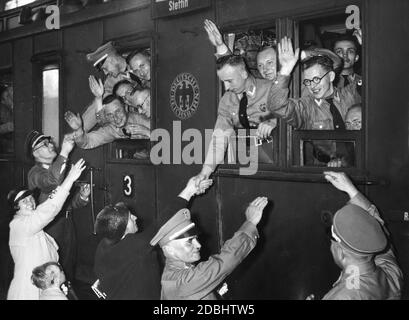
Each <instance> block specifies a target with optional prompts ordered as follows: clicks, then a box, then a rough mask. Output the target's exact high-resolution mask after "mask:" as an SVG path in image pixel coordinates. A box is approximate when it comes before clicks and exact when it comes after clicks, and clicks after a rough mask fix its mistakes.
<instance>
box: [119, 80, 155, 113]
mask: <svg viewBox="0 0 409 320" xmlns="http://www.w3.org/2000/svg"><path fill="white" fill-rule="evenodd" d="M113 93H114V94H115V95H116V96H117V97H120V98H121V99H122V100H123V101H124V102H125V103H126V104H127V105H129V106H132V107H134V108H137V110H138V113H140V114H143V115H145V116H147V117H150V116H151V110H150V109H151V101H150V100H151V99H150V97H151V92H150V89H149V88H143V87H141V86H139V85H134V84H132V83H131V82H130V81H128V80H122V81H119V82H118V83H117V84H115V86H114V88H113Z"/></svg>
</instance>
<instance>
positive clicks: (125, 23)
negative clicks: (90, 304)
mask: <svg viewBox="0 0 409 320" xmlns="http://www.w3.org/2000/svg"><path fill="white" fill-rule="evenodd" d="M3 2H4V3H8V1H0V5H1V4H2V3H3ZM9 2H10V1H9ZM57 2H58V3H57ZM80 3H81V1H78V3H75V2H74V1H71V2H70V1H65V2H64V1H55V0H38V1H34V2H32V3H30V4H28V5H26V6H23V7H17V8H15V9H10V10H4V11H3V12H0V21H1V23H2V24H1V29H0V80H1V81H3V82H4V83H8V84H9V85H10V86H12V87H13V118H14V132H13V136H12V138H10V139H11V141H12V144H13V145H12V147H11V148H9V149H7V150H6V149H3V150H1V151H2V154H1V159H0V177H1V178H2V181H3V183H2V185H1V189H0V190H1V191H0V193H1V195H2V196H1V198H0V205H1V208H2V210H1V211H2V217H1V221H2V223H1V224H2V226H1V234H2V245H1V248H2V253H1V254H2V257H5V258H4V261H6V257H7V254H8V251H7V250H8V249H7V248H8V246H7V241H8V236H7V232H8V222H7V221H8V220H7V219H9V216H8V215H7V214H6V211H7V209H6V208H7V203H6V200H5V196H6V195H7V192H8V191H9V190H10V189H12V188H13V187H14V186H16V185H18V184H24V183H26V179H27V172H28V170H29V169H30V167H31V166H32V162H30V160H29V159H28V158H27V156H26V154H25V152H24V148H23V145H24V141H25V137H26V135H27V134H28V133H29V132H30V131H31V130H32V129H39V130H43V131H44V132H45V133H47V134H49V135H53V136H54V137H56V138H57V140H58V138H59V140H61V138H62V136H63V134H64V133H66V132H68V131H69V127H68V126H67V124H66V123H65V121H64V113H65V112H66V111H68V110H72V111H73V112H75V113H77V112H79V113H81V112H83V111H84V110H85V108H86V106H87V105H88V104H89V103H90V101H91V100H92V99H93V96H92V93H91V92H90V90H89V86H88V76H89V75H90V74H92V75H95V76H97V77H99V78H101V77H102V76H103V75H102V73H98V72H97V70H96V69H95V68H93V66H92V64H91V63H89V62H88V61H87V59H86V55H87V54H89V53H90V52H92V51H94V50H95V49H96V48H97V47H99V46H100V45H102V44H103V43H106V42H108V41H113V42H114V43H115V46H116V47H117V48H118V51H119V52H120V53H121V54H123V55H124V56H125V55H127V54H128V53H129V52H131V51H133V50H135V49H145V50H148V51H149V52H150V56H151V65H150V68H151V79H150V83H151V84H150V92H151V104H150V105H151V111H150V113H151V117H150V121H151V125H150V129H151V139H150V140H147V139H132V138H131V139H121V140H116V141H114V142H112V143H109V144H106V145H104V146H100V147H97V148H94V149H90V150H85V149H80V148H76V149H75V150H74V153H73V156H72V158H73V159H78V158H81V157H82V158H84V159H85V160H86V161H87V164H88V169H89V170H88V171H87V174H86V175H84V176H83V177H82V180H84V181H88V182H91V183H92V197H91V202H92V203H91V204H90V205H89V206H87V207H85V208H83V209H81V210H78V211H76V212H75V216H74V220H75V224H76V232H77V237H78V241H79V246H78V258H77V268H76V279H75V280H76V285H77V286H78V292H79V295H80V296H81V297H82V298H84V299H93V298H96V297H94V296H93V294H92V293H90V290H89V288H90V286H91V284H92V283H94V282H95V280H96V277H95V275H94V273H93V262H94V254H95V249H96V246H97V244H98V240H99V239H98V237H97V236H96V235H95V234H94V228H93V225H94V221H95V216H96V214H97V213H98V212H99V211H100V210H101V209H102V208H103V207H104V206H105V205H106V204H108V203H115V202H118V201H124V202H126V203H127V204H128V205H129V206H130V207H131V208H132V209H133V210H134V211H135V213H136V215H137V216H138V217H139V218H140V220H141V221H142V234H143V238H144V239H146V241H149V240H150V239H151V238H152V236H153V235H154V234H155V232H156V230H157V228H158V227H159V225H158V223H159V221H160V220H161V215H162V214H163V212H164V210H165V208H166V206H167V204H168V203H169V202H170V201H171V200H172V199H173V198H174V197H176V196H177V194H178V191H179V190H181V189H182V188H183V187H184V185H185V184H186V182H187V180H188V179H189V178H190V177H192V176H194V175H196V174H197V173H198V172H200V169H201V164H202V161H203V159H204V157H205V154H206V150H207V147H208V145H206V142H207V143H208V140H206V139H205V136H206V129H213V127H214V124H215V121H216V117H217V106H218V102H219V101H220V99H221V96H222V94H223V92H224V89H223V85H222V83H221V82H220V81H219V80H218V78H217V74H216V63H215V62H216V58H215V56H214V53H215V50H214V48H213V46H212V45H211V44H210V43H209V40H208V37H207V34H206V32H205V30H204V28H203V22H204V20H205V19H210V20H212V21H215V23H216V24H217V25H218V26H219V28H220V30H221V32H222V34H223V37H224V40H225V41H226V43H227V44H228V45H229V46H230V48H231V50H232V51H235V50H237V51H238V52H239V53H240V50H241V51H242V52H241V53H243V54H245V55H246V58H247V61H248V64H249V67H250V70H251V71H252V72H254V73H257V66H256V64H255V62H254V56H255V54H256V52H257V50H258V49H259V48H260V47H261V46H262V45H263V44H264V42H268V43H270V44H273V45H276V44H277V42H278V41H279V40H280V39H281V38H282V37H284V36H288V37H291V38H292V40H293V43H294V45H295V46H296V47H301V48H304V47H306V46H307V45H309V44H310V43H311V41H314V40H315V41H320V42H321V43H320V44H321V45H323V46H327V47H328V43H330V41H331V37H332V36H333V35H334V34H336V33H342V32H346V31H347V30H348V23H349V24H351V23H356V21H352V22H351V21H349V22H348V21H347V20H348V18H349V19H351V14H353V13H354V10H355V12H356V10H359V13H358V16H357V17H358V20H360V21H359V24H360V26H361V29H362V32H363V41H362V42H363V45H362V48H361V52H360V64H359V68H360V73H361V75H362V83H363V85H362V91H361V96H362V110H363V111H362V129H361V130H357V131H345V132H338V131H331V130H297V129H294V128H293V127H292V126H290V125H288V124H287V123H286V122H285V121H283V120H278V123H277V127H276V128H275V129H274V132H273V134H272V142H270V146H271V150H270V151H271V157H270V161H266V162H263V161H258V160H253V161H256V162H257V163H256V166H257V171H256V172H255V173H254V174H249V175H246V174H242V170H241V169H242V168H243V165H241V164H231V163H230V164H229V163H226V164H222V165H220V166H219V167H218V169H217V171H216V172H215V173H214V175H213V178H214V181H215V183H214V185H213V187H212V188H211V189H210V190H209V191H208V192H207V193H206V194H205V195H203V196H200V197H198V198H197V199H196V200H194V202H193V205H192V210H191V211H192V214H193V216H194V217H195V218H196V220H197V221H198V225H199V226H200V229H201V230H203V233H202V234H201V235H200V239H201V241H202V244H203V248H202V250H203V253H204V254H203V256H204V257H206V256H207V255H209V254H211V253H213V252H216V251H217V250H219V248H220V247H221V245H222V244H223V243H224V241H225V240H227V239H229V238H230V237H231V236H232V235H233V233H234V232H235V231H236V229H237V228H238V227H239V226H240V224H241V223H242V221H243V213H244V210H245V206H246V204H248V202H249V201H250V200H252V199H253V198H254V197H256V196H258V195H265V196H267V197H268V198H269V199H270V204H269V206H268V207H267V209H266V211H265V214H264V217H263V220H262V222H261V223H260V228H259V229H260V234H261V238H260V241H259V244H258V245H257V247H256V249H255V250H254V251H253V252H252V253H251V254H250V255H249V257H248V258H247V259H246V260H245V261H244V262H243V263H242V264H241V265H240V266H239V267H238V268H237V269H236V270H235V271H234V272H233V273H232V274H231V275H230V276H229V277H228V279H227V282H228V285H229V292H228V293H227V295H226V298H227V299H250V300H251V299H305V298H306V297H307V296H308V295H309V294H311V293H314V294H315V296H316V297H318V298H321V297H323V296H324V294H325V293H326V292H327V291H328V290H329V289H330V288H331V285H332V283H333V282H335V281H336V279H337V277H338V275H339V269H338V268H337V266H336V265H335V264H334V262H333V259H332V256H331V253H330V250H329V245H330V243H329V240H328V238H327V236H326V233H325V230H326V228H327V227H328V225H329V223H330V222H329V221H330V219H331V217H332V215H333V214H334V213H335V212H336V210H337V209H338V208H340V207H341V206H342V205H343V204H344V203H345V202H346V201H347V198H346V197H345V196H344V195H343V194H341V193H340V192H338V191H336V190H334V189H333V188H331V187H330V186H329V185H328V183H327V182H326V180H325V179H324V177H323V174H322V173H323V171H325V170H326V169H327V167H326V165H322V163H319V164H317V163H316V162H315V161H314V159H312V156H311V154H310V153H309V151H308V146H309V145H311V143H315V142H317V141H321V142H323V141H324V142H328V143H336V142H345V143H349V144H350V145H352V146H353V150H354V161H353V162H352V163H350V164H349V165H348V166H347V167H345V168H340V169H338V168H337V169H335V170H338V171H339V170H342V171H345V172H346V173H347V174H349V175H350V177H351V178H352V179H353V180H354V182H355V183H356V184H357V185H358V187H359V189H360V190H361V191H363V193H365V194H366V195H368V198H369V199H371V200H372V201H373V202H374V203H375V204H376V205H377V206H378V208H379V209H380V211H381V213H382V215H383V217H384V219H385V221H386V222H387V223H388V227H389V229H390V230H391V233H392V240H393V244H394V246H395V248H396V251H397V256H398V259H399V263H400V265H401V268H402V270H403V273H404V276H405V286H404V290H403V298H406V297H408V291H407V280H406V275H407V273H408V271H409V260H408V255H407V252H408V246H409V238H408V228H409V224H408V222H409V214H408V211H409V200H408V199H409V197H408V192H409V165H408V151H409V148H408V137H409V135H408V120H409V117H408V110H409V108H408V101H409V91H408V90H407V89H408V88H407V86H408V85H407V84H408V83H409V70H408V64H407V56H408V51H409V45H408V44H407V41H405V40H406V39H407V38H408V31H409V25H408V21H409V20H408V19H407V17H406V16H407V13H408V12H409V3H408V2H407V1H405V0H393V1H383V0H376V1H369V0H361V1H356V0H353V1H352V0H349V1H347V0H345V1H344V0H326V1H324V0H310V1H301V0H292V1H283V0H275V1H271V0H270V1H268V0H257V1H249V0H208V1H203V0H201V1H192V0H191V1H188V0H186V1H154V0H152V1H148V0H137V1H134V0H111V1H95V2H89V4H88V5H87V6H85V7H83V6H82V4H80ZM57 4H58V5H60V7H59V8H60V21H59V28H56V29H49V28H48V27H47V25H46V23H45V22H46V20H47V15H46V14H44V10H45V8H46V7H47V6H50V5H57ZM27 7H31V8H32V10H31V13H32V14H33V15H32V16H30V15H29V16H26V17H25V16H24V12H23V11H24V9H25V8H27ZM348 7H349V8H350V11H348V10H347V8H348ZM351 8H352V11H351ZM36 12H37V16H36V15H35V13H36ZM41 12H43V17H42V18H41V17H38V16H39V15H40V13H41ZM24 18H25V20H24ZM317 39H318V40H317ZM257 76H259V75H257ZM302 90H303V87H302V77H301V72H300V70H299V69H298V68H297V69H296V70H295V72H294V73H293V78H292V82H291V95H292V96H293V97H299V96H300V95H301V94H302ZM160 129H161V130H162V131H158V130H160ZM189 129H195V130H197V132H198V133H199V135H200V137H199V138H200V139H197V140H196V141H195V143H196V144H195V146H196V145H198V147H197V148H196V147H195V152H197V151H198V150H199V151H201V152H198V153H199V154H198V155H197V154H196V155H195V156H194V157H193V156H191V155H190V156H189V150H188V149H187V148H188V146H189V143H191V142H192V141H193V140H195V136H194V135H191V136H189V135H188V133H186V132H187V131H188V130H189ZM164 132H167V133H168V136H166V135H165V134H164ZM159 137H160V139H162V142H163V139H165V140H166V139H167V140H166V141H165V143H162V147H163V149H162V151H161V152H162V153H155V156H154V157H152V154H153V152H156V150H157V148H156V149H155V146H157V145H158V144H159V143H160V139H159ZM192 137H193V138H192ZM192 139H193V140H192ZM199 140H200V141H199ZM166 147H169V148H168V149H167V148H166ZM141 150H142V151H143V152H145V153H143V152H142V151H141ZM149 153H150V157H149V156H147V154H149ZM141 154H144V155H141ZM186 158H188V159H190V162H189V161H188V162H187V161H185V160H186ZM227 158H228V157H227V156H226V162H227V160H228V159H227ZM193 159H196V160H197V159H199V160H198V161H196V160H195V161H193ZM246 166H247V165H246ZM8 259H10V258H8ZM1 260H3V258H1ZM158 264H159V261H158ZM11 272H12V265H11V264H8V265H7V266H6V265H5V264H4V267H3V268H2V274H1V277H2V279H3V280H2V288H0V289H1V295H2V296H1V298H5V297H6V293H7V286H8V284H7V283H8V281H10V277H11ZM157 280H158V281H160V279H157ZM147 290H149V288H147Z"/></svg>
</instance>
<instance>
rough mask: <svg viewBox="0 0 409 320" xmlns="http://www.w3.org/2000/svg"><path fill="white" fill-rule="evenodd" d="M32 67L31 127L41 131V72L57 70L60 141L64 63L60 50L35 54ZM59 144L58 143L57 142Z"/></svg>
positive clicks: (61, 133)
mask: <svg viewBox="0 0 409 320" xmlns="http://www.w3.org/2000/svg"><path fill="white" fill-rule="evenodd" d="M31 62H32V67H33V78H32V83H33V93H34V99H33V100H34V104H33V110H34V118H33V125H34V128H41V130H43V103H44V101H43V72H44V71H45V70H46V68H49V67H52V68H56V69H58V70H59V71H58V73H59V74H58V124H59V125H58V134H59V140H61V141H62V138H63V135H64V132H63V127H64V126H63V125H62V124H63V123H64V122H65V120H64V117H63V116H64V110H63V106H64V103H63V102H64V88H65V86H64V77H63V74H64V67H63V65H64V63H63V53H62V51H61V50H52V51H47V52H41V53H38V54H35V55H33V56H32V58H31ZM57 143H58V144H60V141H58V142H57Z"/></svg>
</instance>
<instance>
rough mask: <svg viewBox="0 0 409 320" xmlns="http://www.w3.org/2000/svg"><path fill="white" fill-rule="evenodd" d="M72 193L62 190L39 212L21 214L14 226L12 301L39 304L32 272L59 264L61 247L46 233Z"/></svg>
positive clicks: (9, 298)
mask: <svg viewBox="0 0 409 320" xmlns="http://www.w3.org/2000/svg"><path fill="white" fill-rule="evenodd" d="M68 194H69V192H68V190H64V189H62V188H58V189H57V191H56V192H55V194H53V197H52V199H48V200H46V201H44V202H43V203H42V204H40V205H39V206H38V207H37V208H36V209H35V210H24V211H21V210H19V211H18V212H17V213H16V214H15V215H14V218H13V220H12V221H11V222H10V239H9V245H10V252H11V255H12V257H13V260H14V277H13V280H12V281H11V284H10V288H9V291H8V294H7V299H8V300H38V299H39V298H40V289H38V288H37V287H35V286H34V285H33V284H32V283H31V279H30V277H31V272H32V271H33V269H34V268H35V267H37V266H39V265H42V264H44V263H46V262H50V261H55V262H57V261H58V253H57V249H58V246H57V244H56V242H55V241H54V239H53V238H52V237H51V236H49V235H48V234H47V233H45V232H44V231H43V228H44V227H45V226H46V225H48V224H49V223H50V222H51V221H52V220H53V219H54V218H55V216H56V215H57V214H58V212H59V211H60V210H61V208H62V206H63V204H64V201H65V199H66V198H67V196H68Z"/></svg>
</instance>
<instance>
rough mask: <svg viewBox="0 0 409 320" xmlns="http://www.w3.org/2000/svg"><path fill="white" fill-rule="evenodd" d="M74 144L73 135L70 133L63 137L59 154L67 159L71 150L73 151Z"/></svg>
mask: <svg viewBox="0 0 409 320" xmlns="http://www.w3.org/2000/svg"><path fill="white" fill-rule="evenodd" d="M74 146H75V142H74V138H73V135H72V134H71V133H68V134H66V135H64V139H63V141H62V145H61V154H62V155H63V156H64V157H66V158H68V155H69V154H70V153H71V151H72V149H74Z"/></svg>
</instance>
